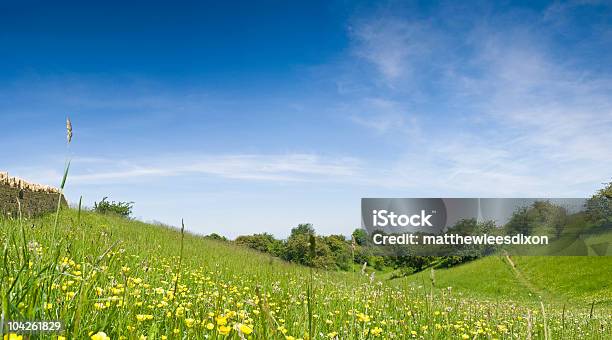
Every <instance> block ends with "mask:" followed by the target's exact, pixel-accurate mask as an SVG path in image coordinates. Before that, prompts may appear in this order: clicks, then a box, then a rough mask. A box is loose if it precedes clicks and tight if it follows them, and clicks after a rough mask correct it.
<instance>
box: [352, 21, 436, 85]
mask: <svg viewBox="0 0 612 340" xmlns="http://www.w3.org/2000/svg"><path fill="white" fill-rule="evenodd" d="M426 31H427V30H426V28H425V27H424V26H423V25H422V24H421V23H411V22H408V21H406V20H401V19H398V18H389V17H386V18H383V19H376V20H367V21H365V22H359V23H357V24H356V25H355V26H354V27H353V29H352V30H351V32H352V34H353V38H354V39H355V41H356V46H355V51H354V52H355V54H356V55H357V56H359V57H361V58H364V59H365V60H367V61H369V62H371V63H372V64H374V65H375V66H376V68H377V69H378V71H379V72H380V73H381V74H382V75H383V76H384V77H385V78H386V80H388V81H393V80H395V79H398V78H400V77H405V76H409V75H410V74H411V73H412V72H413V71H414V69H413V66H412V64H413V63H414V62H415V60H416V59H420V58H422V57H423V56H424V55H425V54H427V53H428V52H429V50H430V46H429V37H425V36H424V33H425V32H426Z"/></svg>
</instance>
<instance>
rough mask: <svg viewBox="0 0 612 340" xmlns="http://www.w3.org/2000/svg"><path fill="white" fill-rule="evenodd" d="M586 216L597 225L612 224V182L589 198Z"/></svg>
mask: <svg viewBox="0 0 612 340" xmlns="http://www.w3.org/2000/svg"><path fill="white" fill-rule="evenodd" d="M586 216H587V218H588V220H589V221H590V222H592V223H594V224H596V225H599V226H610V225H612V182H610V183H608V184H607V185H606V186H605V187H604V188H603V189H601V190H599V191H598V192H597V193H596V194H595V195H593V196H591V198H589V199H588V200H587V202H586Z"/></svg>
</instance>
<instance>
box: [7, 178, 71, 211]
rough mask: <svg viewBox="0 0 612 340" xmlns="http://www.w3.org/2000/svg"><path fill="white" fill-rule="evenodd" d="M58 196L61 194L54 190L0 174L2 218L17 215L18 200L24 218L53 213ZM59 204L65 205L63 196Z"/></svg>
mask: <svg viewBox="0 0 612 340" xmlns="http://www.w3.org/2000/svg"><path fill="white" fill-rule="evenodd" d="M59 195H61V193H60V191H59V190H58V189H56V188H53V187H50V186H47V185H39V184H33V183H29V182H27V181H25V180H23V179H21V178H18V177H10V176H9V175H8V173H7V172H0V214H2V215H4V216H7V215H10V216H13V217H16V216H17V215H18V212H19V210H18V206H19V205H18V199H19V202H21V213H22V215H23V216H24V217H33V216H37V215H41V214H44V213H48V212H52V211H55V210H56V209H57V201H58V198H59ZM61 204H62V205H67V202H66V199H65V197H63V196H62V197H61Z"/></svg>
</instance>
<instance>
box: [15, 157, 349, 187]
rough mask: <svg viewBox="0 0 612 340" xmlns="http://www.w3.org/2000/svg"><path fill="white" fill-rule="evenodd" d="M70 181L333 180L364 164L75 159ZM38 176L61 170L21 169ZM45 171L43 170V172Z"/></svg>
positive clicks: (313, 160) (331, 160) (47, 178)
mask: <svg viewBox="0 0 612 340" xmlns="http://www.w3.org/2000/svg"><path fill="white" fill-rule="evenodd" d="M72 163H73V166H72V169H73V172H72V173H71V175H70V182H71V183H73V184H81V185H82V184H85V185H97V184H105V183H106V184H109V183H113V184H116V183H126V182H130V181H147V180H155V181H157V180H159V179H160V178H163V177H176V176H212V177H217V178H224V179H231V180H253V181H277V182H329V181H335V182H337V181H341V180H342V179H346V178H350V177H351V176H359V174H360V172H361V162H360V161H358V160H357V159H354V158H348V157H346V158H329V157H322V156H318V155H313V154H280V155H256V154H236V155H234V154H232V155H180V156H163V155H160V156H158V157H155V158H152V159H139V160H125V159H113V158H91V157H89V158H75V159H74V160H73V162H72ZM20 173H25V174H26V176H27V175H30V176H33V177H34V178H35V179H36V180H39V181H42V182H44V183H46V182H53V181H55V178H57V177H58V176H60V173H59V172H57V171H48V170H47V171H41V169H39V168H36V169H25V168H24V169H20ZM40 174H44V175H43V176H40Z"/></svg>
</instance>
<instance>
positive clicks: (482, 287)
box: [396, 256, 612, 312]
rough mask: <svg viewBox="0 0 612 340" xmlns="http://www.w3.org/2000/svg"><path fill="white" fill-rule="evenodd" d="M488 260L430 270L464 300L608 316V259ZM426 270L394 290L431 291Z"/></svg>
mask: <svg viewBox="0 0 612 340" xmlns="http://www.w3.org/2000/svg"><path fill="white" fill-rule="evenodd" d="M510 259H511V261H512V262H513V263H514V266H515V267H514V268H512V266H511V265H510V263H509V262H508V260H507V259H506V257H504V256H490V257H486V258H483V259H479V260H476V261H473V262H469V263H466V264H463V265H460V266H456V267H453V268H449V269H440V270H436V271H435V275H434V276H435V281H436V286H438V287H447V286H450V287H453V289H454V290H455V291H456V292H457V293H460V294H462V295H464V296H466V297H468V298H474V299H479V300H489V301H501V302H504V301H515V302H521V303H525V304H532V305H538V304H539V302H540V300H543V301H544V302H546V303H547V304H551V305H555V306H556V307H559V306H561V308H562V307H563V305H566V308H568V309H575V310H580V309H582V310H585V311H589V312H590V308H591V304H592V303H593V302H595V306H596V307H598V308H599V309H602V310H608V311H610V310H611V309H610V307H611V306H612V257H610V256H604V257H579V256H554V257H552V256H551V257H543V256H511V257H510ZM430 275H431V273H430V271H429V270H426V271H423V272H420V273H417V274H414V275H411V276H409V277H406V278H403V279H398V280H396V281H398V282H396V284H398V285H408V286H415V285H417V286H418V285H424V286H427V287H429V286H431V279H430Z"/></svg>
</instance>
